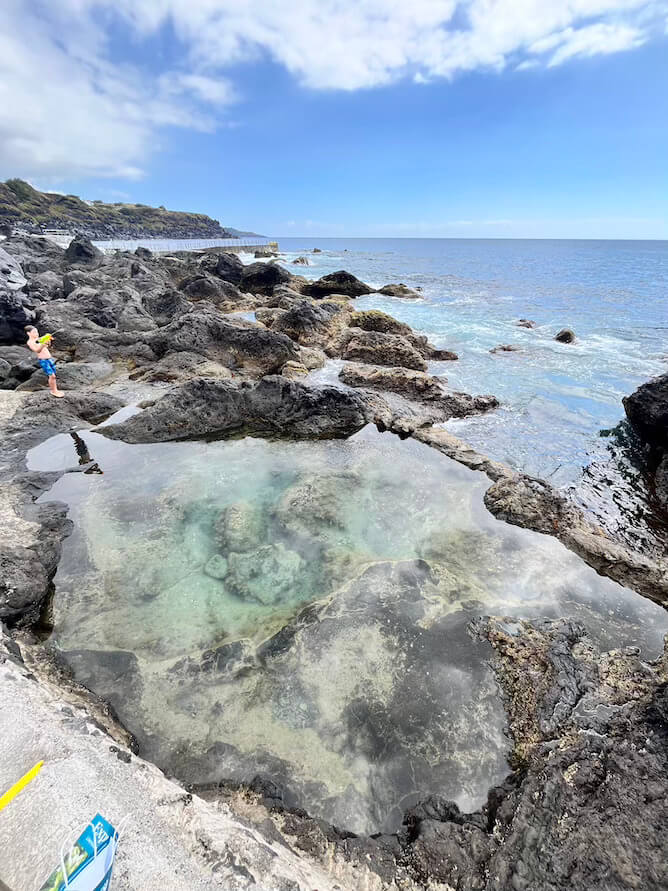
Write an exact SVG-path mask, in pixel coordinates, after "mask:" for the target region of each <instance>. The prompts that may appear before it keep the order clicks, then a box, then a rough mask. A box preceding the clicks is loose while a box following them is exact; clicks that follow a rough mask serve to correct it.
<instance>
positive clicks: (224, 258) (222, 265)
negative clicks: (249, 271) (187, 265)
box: [199, 254, 245, 285]
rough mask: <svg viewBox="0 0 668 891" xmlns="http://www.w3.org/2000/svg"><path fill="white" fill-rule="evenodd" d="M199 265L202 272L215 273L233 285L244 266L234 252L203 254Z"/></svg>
mask: <svg viewBox="0 0 668 891" xmlns="http://www.w3.org/2000/svg"><path fill="white" fill-rule="evenodd" d="M199 265H200V269H202V270H203V271H204V272H210V273H211V274H212V275H217V276H218V278H222V279H223V281H226V282H230V283H231V284H233V285H238V284H239V282H240V281H241V275H242V273H243V271H244V268H245V267H244V264H243V263H242V262H241V260H240V259H239V258H238V257H237V255H236V254H205V255H204V256H203V257H202V259H201V260H200V264H199Z"/></svg>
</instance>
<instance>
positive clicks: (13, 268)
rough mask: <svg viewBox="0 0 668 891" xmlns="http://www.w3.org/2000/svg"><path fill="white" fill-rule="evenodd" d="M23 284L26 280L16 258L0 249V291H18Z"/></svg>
mask: <svg viewBox="0 0 668 891" xmlns="http://www.w3.org/2000/svg"><path fill="white" fill-rule="evenodd" d="M25 284H26V278H25V276H24V275H23V270H22V269H21V266H20V265H19V263H18V261H17V260H16V258H15V257H12V255H11V254H8V253H7V251H6V250H4V249H3V248H2V247H0V290H4V289H5V288H6V289H7V290H9V291H18V290H19V288H22V287H23V286H24V285H25Z"/></svg>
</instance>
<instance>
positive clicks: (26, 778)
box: [0, 761, 44, 811]
mask: <svg viewBox="0 0 668 891" xmlns="http://www.w3.org/2000/svg"><path fill="white" fill-rule="evenodd" d="M43 764H44V762H43V761H38V762H37V764H36V765H35V766H34V767H33V768H32V769H31V770H29V771H28V773H26V774H24V775H23V776H22V777H21V779H20V780H19V781H18V782H16V783H14V785H13V786H12V787H11V789H8V790H7V792H5V794H4V795H2V796H0V811H1V810H2V809H3V808H5V807H7V805H8V804H9V803H10V801H13V800H14V799H15V798H16V796H17V795H18V794H19V792H20V791H21V790H22V789H25V787H26V786H27V785H28V783H30V782H31V781H32V780H34V779H35V777H36V776H37V774H38V773H39V772H40V770H41V769H42V765H43Z"/></svg>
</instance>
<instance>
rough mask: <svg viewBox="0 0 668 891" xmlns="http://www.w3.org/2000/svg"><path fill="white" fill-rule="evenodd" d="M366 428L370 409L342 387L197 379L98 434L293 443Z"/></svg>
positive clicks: (280, 380) (129, 438)
mask: <svg viewBox="0 0 668 891" xmlns="http://www.w3.org/2000/svg"><path fill="white" fill-rule="evenodd" d="M365 423H366V405H365V403H364V400H363V399H362V398H361V396H359V395H358V394H356V393H353V392H350V391H344V390H341V389H340V388H337V387H329V386H327V387H309V386H306V385H305V384H302V383H298V382H296V381H288V380H286V379H285V378H284V377H281V376H270V377H265V378H263V379H262V380H261V381H260V382H259V383H257V384H241V385H237V384H235V383H231V382H228V381H218V380H202V379H197V380H192V381H188V382H187V383H185V384H182V385H181V386H179V387H176V388H175V389H173V390H171V391H170V392H169V393H167V394H166V395H165V396H163V397H162V399H159V400H158V401H157V402H155V403H153V405H151V406H150V407H149V408H147V409H145V411H143V412H141V413H139V414H137V415H133V416H132V417H131V418H128V419H127V420H126V421H123V422H122V423H120V424H110V425H106V426H104V427H101V428H100V429H99V431H98V432H100V433H102V434H104V435H105V436H108V437H109V438H110V439H121V440H123V441H124V442H131V443H139V442H167V441H169V440H175V439H193V438H199V437H211V436H224V435H231V434H234V433H239V432H242V431H245V432H247V433H255V434H264V435H273V436H286V437H294V438H300V439H301V438H304V439H306V438H309V439H310V438H316V439H330V438H340V437H347V436H351V435H352V434H353V433H355V432H357V430H360V429H361V428H362V427H363V426H364V425H365Z"/></svg>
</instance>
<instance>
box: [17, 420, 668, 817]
mask: <svg viewBox="0 0 668 891" xmlns="http://www.w3.org/2000/svg"><path fill="white" fill-rule="evenodd" d="M79 439H80V441H78V442H75V441H74V439H73V437H72V436H71V435H69V434H60V435H58V436H55V437H53V438H52V439H51V440H49V441H47V442H46V443H44V444H43V445H41V446H38V447H37V448H35V449H33V450H32V451H31V453H30V455H29V467H30V468H31V469H40V470H57V469H65V468H72V467H76V466H77V463H78V461H79V460H85V461H86V462H88V460H89V459H90V460H94V461H97V462H98V465H99V468H100V469H101V470H102V471H103V473H102V474H85V473H67V474H65V475H64V476H63V477H62V478H61V479H60V480H59V481H58V482H57V483H56V484H55V486H54V487H53V488H52V490H51V491H50V492H49V493H48V494H47V495H45V496H43V499H44V500H49V499H57V500H62V501H65V502H66V503H67V504H68V505H69V516H70V518H71V519H72V520H73V523H74V529H73V532H72V534H71V535H70V536H69V537H68V538H67V539H66V540H65V542H64V543H63V553H62V559H61V561H60V564H59V567H58V572H57V574H56V577H55V580H54V583H55V596H54V599H53V633H52V642H53V643H54V644H55V645H56V646H57V647H59V648H60V649H61V651H62V652H63V655H64V658H65V659H66V661H67V662H68V663H69V664H70V665H71V667H72V670H73V672H74V674H75V677H76V678H78V679H79V680H80V681H81V682H82V683H84V684H85V685H87V686H89V687H90V688H91V689H93V690H94V691H95V692H96V693H98V694H99V695H100V696H102V697H103V698H106V699H108V700H109V701H110V702H111V704H112V706H113V707H114V709H115V710H116V712H117V714H118V715H119V717H120V718H121V720H122V721H123V723H124V724H125V726H126V727H127V728H128V729H129V730H131V731H132V732H133V733H134V734H135V735H136V738H137V740H138V742H139V746H140V751H141V753H142V754H143V755H144V756H146V757H148V758H150V759H151V760H153V761H155V762H156V763H157V764H159V765H160V766H161V767H163V769H165V770H166V771H167V772H169V773H172V774H175V775H177V776H178V777H180V778H181V779H182V780H184V781H185V782H189V783H194V784H197V783H211V782H219V781H223V780H229V779H232V780H237V781H244V782H247V783H249V782H251V781H252V780H253V779H254V777H256V776H257V775H258V774H263V775H267V776H269V777H271V778H272V779H273V780H274V781H275V782H277V783H279V784H280V785H281V786H282V788H283V789H284V790H285V792H286V796H287V801H288V803H290V804H292V805H299V806H301V807H305V808H306V809H307V810H308V811H309V812H310V813H311V814H313V815H314V816H319V817H322V818H324V819H326V820H328V821H330V822H333V823H335V824H337V825H339V826H343V827H346V828H348V829H352V830H353V831H357V832H363V833H364V832H376V831H394V830H396V829H397V828H398V827H399V825H400V823H401V815H402V812H403V810H404V809H405V808H407V807H409V806H411V805H412V804H414V803H415V802H416V801H417V800H418V799H419V798H423V797H424V796H426V795H429V794H431V793H434V792H438V793H439V794H442V795H445V796H446V797H448V798H452V799H454V800H456V801H457V802H458V803H459V804H460V806H461V807H462V808H463V809H472V808H475V807H477V806H478V805H480V804H481V803H482V802H483V801H484V800H485V797H486V794H487V790H488V789H489V787H490V786H491V785H493V784H495V783H497V782H500V781H501V780H502V779H503V778H504V776H505V775H506V773H507V770H508V766H507V763H506V756H507V753H508V749H509V741H508V737H507V735H506V724H505V714H504V711H503V707H502V703H501V698H500V695H499V691H498V690H497V687H496V682H495V679H494V675H493V673H492V671H491V669H490V667H489V664H488V660H489V657H490V650H489V648H488V647H487V645H486V644H483V643H481V642H476V641H475V640H474V639H473V638H472V637H471V636H470V635H469V634H468V632H467V626H468V624H469V622H470V621H471V620H472V619H473V618H475V617H476V616H479V615H484V614H496V615H508V616H521V617H535V616H549V617H561V616H570V617H573V618H574V619H576V620H578V621H581V622H583V623H584V624H585V625H586V627H587V629H588V630H589V632H590V634H591V636H592V638H593V639H594V640H595V641H596V643H598V644H599V645H600V646H602V647H604V648H610V647H615V646H619V645H634V646H639V647H641V648H642V650H643V652H644V653H645V654H646V655H647V656H648V657H652V656H655V655H657V654H658V653H659V652H660V650H661V646H662V638H663V634H664V633H665V632H666V630H668V614H666V612H665V611H664V610H662V609H661V608H660V607H658V606H657V605H655V604H653V603H651V602H650V601H648V600H644V599H643V598H641V597H639V596H638V595H636V594H634V593H633V592H632V591H630V590H628V589H625V588H622V587H620V586H619V585H616V584H615V583H613V582H611V581H610V580H609V579H605V578H602V577H600V576H598V575H597V574H596V573H595V572H594V570H592V569H590V568H589V567H588V566H586V565H585V564H584V563H583V562H582V561H581V560H580V559H579V558H578V557H576V556H575V555H574V554H572V553H570V552H569V551H567V550H566V549H565V548H564V547H563V546H562V545H561V544H560V543H559V542H558V541H556V540H555V539H553V538H551V537H548V536H543V535H538V534H536V533H533V532H529V531H528V530H524V529H519V528H517V527H513V526H509V525H506V524H505V523H502V522H500V521H498V520H496V519H494V517H492V516H491V514H490V513H489V512H488V511H487V510H486V509H485V507H484V504H483V493H484V491H485V489H486V488H487V486H488V485H489V481H488V480H487V478H486V477H485V476H484V475H483V474H480V473H475V472H473V471H470V470H468V469H466V468H464V467H462V466H460V465H458V464H456V463H454V462H453V461H451V460H449V459H448V458H445V457H444V456H443V455H441V454H440V453H439V452H438V451H436V450H434V449H430V448H429V447H427V446H425V445H423V444H421V443H418V442H415V441H413V440H406V441H402V440H400V439H399V438H398V437H396V436H394V435H392V434H389V433H386V434H379V433H378V432H377V431H376V430H375V428H373V427H367V428H365V429H364V430H362V431H360V433H358V434H357V435H355V436H354V437H352V438H351V439H349V440H336V441H316V442H285V441H280V442H274V441H271V440H262V439H253V438H244V439H232V440H228V441H219V442H211V443H204V442H176V443H159V444H155V445H127V444H125V443H122V442H118V441H114V440H108V439H106V438H105V437H104V436H102V435H101V434H99V433H95V432H88V431H86V432H81V433H80V435H79ZM82 443H83V444H85V447H86V448H87V453H86V455H85V458H84V459H82V458H81V453H82V452H85V451H86V448H84V446H83V445H82ZM77 449H78V451H77Z"/></svg>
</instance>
